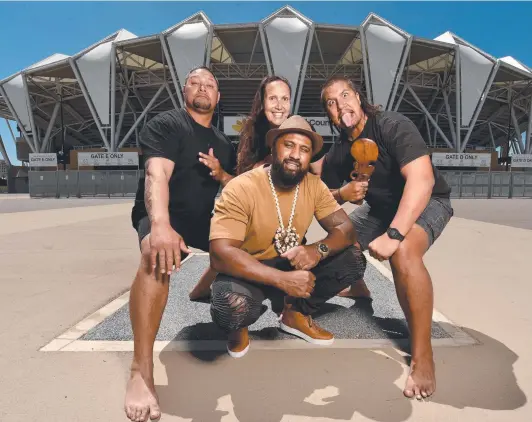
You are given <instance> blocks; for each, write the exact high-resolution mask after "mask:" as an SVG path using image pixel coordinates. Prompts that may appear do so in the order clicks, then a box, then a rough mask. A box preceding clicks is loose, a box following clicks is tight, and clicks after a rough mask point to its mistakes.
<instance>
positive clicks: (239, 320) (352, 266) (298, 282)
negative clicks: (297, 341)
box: [210, 116, 366, 357]
mask: <svg viewBox="0 0 532 422" xmlns="http://www.w3.org/2000/svg"><path fill="white" fill-rule="evenodd" d="M266 141H267V144H268V146H269V147H271V148H272V165H271V166H269V165H263V166H261V167H257V168H255V169H253V170H250V171H248V172H246V173H243V174H241V175H240V176H238V177H236V178H234V179H233V180H231V181H230V182H229V183H228V184H227V185H226V187H225V188H224V190H223V191H222V194H221V197H220V198H219V200H218V201H217V202H216V205H215V210H214V216H213V218H212V222H211V231H210V256H211V266H212V268H213V269H214V270H215V271H217V272H218V275H217V277H216V280H215V281H214V283H213V285H212V295H211V315H212V318H213V321H214V322H215V323H216V324H217V325H218V326H219V327H221V328H222V329H224V330H225V331H226V332H228V334H229V339H228V345H227V349H228V352H229V354H230V355H231V356H233V357H241V356H243V355H244V354H245V353H246V352H247V351H248V350H249V344H250V343H249V337H248V329H247V327H248V326H249V325H251V324H253V323H254V322H255V321H256V320H257V319H258V318H259V316H260V314H261V307H262V302H263V300H264V299H266V298H269V299H270V300H271V303H272V308H273V310H274V311H275V312H276V313H277V314H281V313H282V317H281V324H280V328H281V329H282V330H283V331H285V332H288V333H290V334H293V335H296V336H298V337H301V338H303V339H304V340H306V341H308V342H311V343H313V344H322V345H328V344H331V343H332V342H333V340H334V336H333V334H332V333H329V332H328V331H326V330H324V329H323V328H321V327H319V326H318V325H317V324H316V323H315V322H313V321H312V317H311V315H312V313H314V312H315V311H316V310H318V308H319V307H320V305H322V304H323V303H325V302H326V301H327V300H329V299H330V298H332V297H334V296H335V295H336V294H337V293H338V292H340V291H342V289H344V288H345V287H346V286H349V285H350V283H353V282H355V281H356V280H359V279H360V278H361V277H362V276H363V273H364V269H365V264H366V262H365V258H364V256H363V255H362V253H361V251H360V250H359V249H357V248H355V247H354V246H353V244H354V243H355V242H356V238H355V237H356V236H355V231H354V229H353V225H352V223H351V222H350V220H349V218H348V216H347V214H346V213H345V211H344V210H343V209H342V208H341V207H340V206H339V205H338V203H337V201H336V200H335V199H334V197H333V196H332V194H331V193H330V191H329V189H328V188H327V186H326V185H325V184H324V183H323V182H322V181H321V180H320V178H319V177H318V176H315V175H313V174H310V173H309V172H308V171H309V166H310V160H311V158H312V156H314V155H315V154H317V153H318V152H319V151H320V150H321V148H322V146H323V139H322V138H321V136H320V135H318V134H317V133H315V132H313V131H312V130H311V128H310V126H309V124H308V123H307V121H306V120H305V119H304V118H302V117H300V116H292V117H290V118H289V119H287V120H286V121H285V122H284V123H283V124H282V125H281V126H280V127H279V128H278V129H272V130H270V131H269V132H268V134H267V136H266ZM313 217H316V219H317V221H318V222H319V223H320V225H321V226H322V227H323V229H324V230H326V231H327V233H328V235H327V237H326V238H325V239H323V240H321V241H320V242H317V243H315V244H311V245H304V246H303V245H300V242H301V240H302V239H303V238H304V236H305V234H306V232H307V230H308V228H309V226H310V224H311V222H312V218H313Z"/></svg>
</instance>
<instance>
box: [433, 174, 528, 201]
mask: <svg viewBox="0 0 532 422" xmlns="http://www.w3.org/2000/svg"><path fill="white" fill-rule="evenodd" d="M440 172H441V173H442V175H443V177H444V178H445V180H446V181H447V183H448V184H449V186H450V187H451V197H452V198H532V173H530V172H517V171H514V172H504V171H491V172H487V171H486V172H481V171H478V172H473V171H440Z"/></svg>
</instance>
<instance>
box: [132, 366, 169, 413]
mask: <svg viewBox="0 0 532 422" xmlns="http://www.w3.org/2000/svg"><path fill="white" fill-rule="evenodd" d="M124 410H125V411H126V415H127V417H128V418H129V419H130V420H131V421H134V422H145V421H147V420H148V418H149V419H151V420H155V419H158V418H160V416H161V409H160V408H159V403H158V398H157V394H156V393H155V387H154V385H153V380H150V381H149V382H147V381H145V380H144V378H143V377H142V375H141V374H140V372H139V371H133V370H132V371H131V377H130V379H129V382H128V383H127V389H126V400H125V404H124Z"/></svg>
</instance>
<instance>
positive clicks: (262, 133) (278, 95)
mask: <svg viewBox="0 0 532 422" xmlns="http://www.w3.org/2000/svg"><path fill="white" fill-rule="evenodd" d="M291 98H292V88H291V86H290V83H289V82H288V80H287V79H286V78H283V77H282V76H266V77H265V78H263V79H262V81H261V82H260V85H259V88H258V90H257V92H256V93H255V97H254V98H253V103H252V105H251V113H250V115H249V116H248V117H247V118H246V119H245V120H244V125H243V127H242V130H241V131H240V141H239V144H238V155H237V166H236V174H237V175H239V174H242V173H245V172H246V171H249V170H251V169H253V168H255V167H258V166H261V165H263V164H265V163H268V164H270V163H271V153H270V150H269V148H268V147H267V146H266V133H267V132H268V131H269V130H270V129H274V128H277V127H279V126H280V125H281V124H282V123H283V122H284V121H285V120H286V119H287V118H288V117H290V104H291ZM215 277H216V272H215V271H213V270H212V269H211V268H210V267H209V268H208V269H207V270H206V271H205V272H204V273H203V275H202V276H201V278H200V279H199V281H198V282H197V284H196V285H195V286H194V288H193V289H192V290H191V292H190V293H189V298H190V300H203V299H207V298H208V297H209V296H210V288H211V284H212V282H213V281H214V278H215Z"/></svg>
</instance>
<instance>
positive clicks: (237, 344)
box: [227, 328, 249, 358]
mask: <svg viewBox="0 0 532 422" xmlns="http://www.w3.org/2000/svg"><path fill="white" fill-rule="evenodd" d="M248 350H249V335H248V329H247V328H241V329H240V330H238V331H233V332H232V333H229V336H228V339H227V352H228V353H229V355H230V356H231V357H233V358H241V357H242V356H244V355H245V354H246V353H247V352H248Z"/></svg>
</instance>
